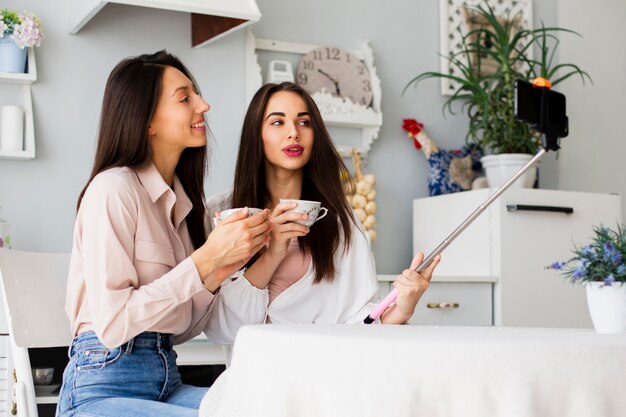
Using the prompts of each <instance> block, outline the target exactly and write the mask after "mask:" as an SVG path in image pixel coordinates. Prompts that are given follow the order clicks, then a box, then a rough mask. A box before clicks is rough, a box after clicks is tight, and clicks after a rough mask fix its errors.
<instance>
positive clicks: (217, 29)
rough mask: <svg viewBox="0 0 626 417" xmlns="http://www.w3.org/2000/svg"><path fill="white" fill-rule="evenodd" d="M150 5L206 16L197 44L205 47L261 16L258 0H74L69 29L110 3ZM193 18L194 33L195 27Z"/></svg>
mask: <svg viewBox="0 0 626 417" xmlns="http://www.w3.org/2000/svg"><path fill="white" fill-rule="evenodd" d="M109 3H111V4H122V5H129V6H141V7H150V8H154V9H162V10H172V11H178V12H189V13H193V14H197V15H202V16H206V17H212V18H213V19H210V20H206V19H204V20H201V21H200V22H199V25H200V26H202V27H198V28H197V29H198V32H197V33H198V36H199V37H200V38H201V39H199V40H198V39H194V40H193V42H194V46H195V47H200V46H204V45H206V44H207V43H209V42H212V41H214V40H216V39H219V38H221V37H222V36H224V35H226V34H227V33H230V32H232V31H235V30H238V29H242V28H244V27H246V26H248V25H251V24H253V23H256V22H258V21H259V19H261V12H260V11H259V8H258V6H257V4H256V1H255V0H72V1H71V2H70V29H69V32H70V33H71V34H72V35H75V34H77V33H78V32H79V31H80V30H81V29H82V28H83V26H85V25H86V24H87V23H88V22H89V21H90V20H91V19H92V18H93V17H94V16H95V15H96V14H98V12H99V11H100V10H102V8H103V7H104V6H106V5H107V4H109ZM194 26H195V25H194V22H193V20H192V33H193V34H192V36H193V37H194V38H195V36H196V30H195V28H194Z"/></svg>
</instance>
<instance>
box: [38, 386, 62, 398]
mask: <svg viewBox="0 0 626 417" xmlns="http://www.w3.org/2000/svg"><path fill="white" fill-rule="evenodd" d="M60 386H61V384H51V385H35V395H37V396H38V397H42V396H46V395H58V394H59V392H58V389H59V387H60Z"/></svg>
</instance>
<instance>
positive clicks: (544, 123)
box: [363, 84, 568, 324]
mask: <svg viewBox="0 0 626 417" xmlns="http://www.w3.org/2000/svg"><path fill="white" fill-rule="evenodd" d="M535 85H536V86H537V87H540V88H541V99H540V119H541V120H539V123H538V124H537V125H536V126H533V127H535V128H537V130H539V131H541V132H542V136H541V140H542V147H541V149H540V150H539V152H537V154H536V155H535V156H534V157H533V158H532V159H531V160H530V161H529V162H528V163H527V164H526V165H524V166H523V167H522V168H521V169H520V170H519V171H517V172H516V173H515V174H514V175H513V176H512V177H511V178H510V179H509V180H508V181H507V182H505V183H504V184H503V185H502V186H501V187H500V188H498V189H497V190H496V191H495V192H494V193H493V194H492V195H491V196H489V198H488V199H487V200H485V202H484V203H483V204H481V205H480V206H479V207H478V208H477V209H476V210H474V212H473V213H472V214H470V216H469V217H468V218H467V219H465V220H464V221H463V223H461V224H460V225H459V227H457V228H456V229H455V230H454V231H453V232H452V233H451V234H450V236H448V237H447V238H445V239H444V241H443V242H441V243H440V244H439V246H437V247H436V248H435V250H433V251H432V252H431V254H430V255H428V256H427V257H426V258H425V259H424V260H423V261H422V262H421V263H420V264H419V265H418V266H417V268H415V272H418V273H419V272H422V271H423V270H424V269H426V268H427V267H428V265H430V263H431V262H432V261H433V260H434V259H435V257H436V256H437V255H439V254H440V253H441V252H443V250H444V249H445V248H447V247H448V245H449V244H450V243H452V241H454V239H456V238H457V236H459V235H460V234H461V232H463V230H465V229H466V228H467V226H469V225H470V224H471V223H472V222H473V221H474V220H476V218H477V217H478V216H480V214H481V213H482V212H483V211H485V209H486V208H487V207H489V205H490V204H491V203H493V202H494V201H495V200H496V199H497V198H498V197H499V196H500V194H502V193H503V192H504V191H506V189H507V188H509V187H510V186H511V184H513V183H514V182H515V180H517V179H518V178H519V177H521V176H522V175H523V174H524V173H525V172H526V171H527V170H528V168H530V167H531V166H532V165H533V164H534V163H535V162H537V161H539V159H540V158H541V157H542V156H543V154H545V153H546V152H547V151H549V150H553V151H556V150H558V149H559V148H560V146H559V143H558V138H559V137H565V136H567V134H568V130H567V117H566V116H565V115H563V116H564V117H565V126H562V127H561V130H560V131H558V133H555V131H554V130H553V129H552V128H551V127H550V115H549V110H548V107H547V100H548V99H547V91H548V89H549V87H544V86H543V85H537V84H535ZM563 110H564V109H563ZM396 298H398V289H397V288H394V289H393V290H392V291H391V292H390V293H389V294H387V296H386V297H385V298H383V300H382V301H381V302H380V303H379V304H378V305H377V306H376V307H375V308H374V310H372V312H371V313H370V314H369V315H368V316H367V317H366V318H365V320H363V323H365V324H371V323H373V322H374V321H375V320H376V319H378V318H379V317H380V316H381V315H382V314H383V313H384V312H385V310H386V309H387V308H389V306H390V305H391V304H392V303H393V302H394V301H396Z"/></svg>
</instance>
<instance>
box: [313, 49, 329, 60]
mask: <svg viewBox="0 0 626 417" xmlns="http://www.w3.org/2000/svg"><path fill="white" fill-rule="evenodd" d="M326 49H328V48H326ZM313 59H315V60H316V61H319V60H320V59H322V51H321V50H319V49H316V50H314V51H313Z"/></svg>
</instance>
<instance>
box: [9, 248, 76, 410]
mask: <svg viewBox="0 0 626 417" xmlns="http://www.w3.org/2000/svg"><path fill="white" fill-rule="evenodd" d="M69 262H70V255H69V254H66V253H60V254H53V253H35V252H22V251H17V250H9V249H0V282H1V283H2V289H3V294H4V295H3V298H4V308H5V314H6V320H7V324H8V329H9V339H10V345H11V355H12V358H13V362H14V366H15V373H16V376H17V383H16V384H15V387H14V389H15V396H16V403H17V413H18V414H17V415H18V416H19V417H38V412H37V397H36V395H35V386H34V383H33V378H32V373H31V364H30V358H29V355H28V348H36V347H37V348H46V347H63V346H69V344H70V343H71V341H72V336H71V332H70V327H69V321H68V318H67V316H66V314H65V310H64V305H65V287H66V282H67V275H68V270H69ZM55 372H62V369H55ZM49 402H55V401H54V399H53V400H51V401H49Z"/></svg>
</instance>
